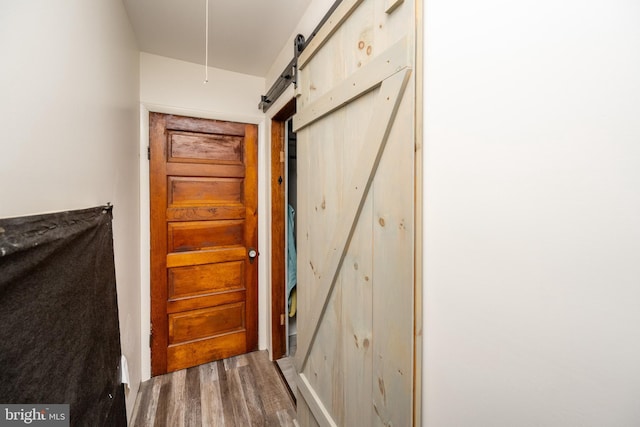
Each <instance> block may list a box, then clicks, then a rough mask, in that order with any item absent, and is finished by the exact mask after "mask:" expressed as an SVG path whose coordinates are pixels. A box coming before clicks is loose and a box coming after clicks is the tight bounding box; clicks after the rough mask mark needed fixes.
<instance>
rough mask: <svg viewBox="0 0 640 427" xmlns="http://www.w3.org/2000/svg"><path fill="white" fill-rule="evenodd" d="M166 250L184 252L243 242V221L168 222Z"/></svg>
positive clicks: (235, 244)
mask: <svg viewBox="0 0 640 427" xmlns="http://www.w3.org/2000/svg"><path fill="white" fill-rule="evenodd" d="M168 227H169V229H168V232H167V234H168V237H169V241H168V251H169V252H185V251H198V250H202V249H212V248H216V247H221V246H239V245H242V244H243V243H244V221H197V222H172V223H169V224H168Z"/></svg>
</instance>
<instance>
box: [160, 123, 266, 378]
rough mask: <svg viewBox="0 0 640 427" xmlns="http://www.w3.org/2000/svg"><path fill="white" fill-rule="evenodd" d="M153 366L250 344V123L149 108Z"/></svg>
mask: <svg viewBox="0 0 640 427" xmlns="http://www.w3.org/2000/svg"><path fill="white" fill-rule="evenodd" d="M149 124H150V139H149V142H150V150H151V159H150V160H151V162H150V168H149V170H150V179H149V180H150V195H151V323H152V337H151V338H152V339H151V371H152V375H159V374H163V373H166V372H170V371H173V370H177V369H183V368H188V367H191V366H195V365H198V364H201V363H205V362H210V361H212V360H216V359H218V358H223V357H229V356H232V355H237V354H241V353H246V352H248V351H252V350H254V349H255V348H256V347H257V341H258V321H257V311H258V307H257V302H258V298H257V279H258V268H257V267H258V266H257V261H256V260H251V259H249V257H248V252H249V250H248V249H249V248H256V247H258V238H257V217H256V212H257V181H258V178H257V148H258V147H257V142H258V141H257V140H258V138H257V126H256V125H248V124H243V123H231V122H221V121H215V120H205V119H196V118H190V117H180V116H171V115H164V114H158V113H150V115H149Z"/></svg>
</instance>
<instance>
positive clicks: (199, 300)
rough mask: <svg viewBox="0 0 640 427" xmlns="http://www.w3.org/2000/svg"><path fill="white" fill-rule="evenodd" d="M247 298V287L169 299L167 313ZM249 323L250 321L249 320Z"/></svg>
mask: <svg viewBox="0 0 640 427" xmlns="http://www.w3.org/2000/svg"><path fill="white" fill-rule="evenodd" d="M246 299H247V291H246V289H241V290H228V291H222V292H219V293H214V294H205V295H198V296H193V297H185V298H179V299H170V300H168V301H167V313H178V312H181V311H189V310H199V309H201V308H207V307H215V306H218V305H224V304H231V303H234V302H241V301H245V300H246ZM247 324H248V322H247Z"/></svg>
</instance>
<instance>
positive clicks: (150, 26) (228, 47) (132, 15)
mask: <svg viewBox="0 0 640 427" xmlns="http://www.w3.org/2000/svg"><path fill="white" fill-rule="evenodd" d="M206 1H207V0H122V2H123V3H124V5H125V8H126V9H127V13H128V14H129V19H130V20H131V24H132V25H133V29H134V31H135V34H136V37H137V40H138V47H139V48H140V50H141V51H143V52H148V53H153V54H156V55H161V56H166V57H169V58H175V59H180V60H183V61H188V62H194V63H197V64H204V62H205V5H206ZM208 1H209V66H211V67H216V68H221V69H224V70H230V71H235V72H239V73H244V74H250V75H254V76H259V77H264V76H265V75H266V74H267V72H268V70H269V68H270V67H271V65H272V64H273V62H274V61H275V59H276V57H277V56H278V54H279V53H280V51H281V50H282V47H283V46H284V45H285V44H286V43H287V39H288V38H289V36H290V35H291V34H292V32H293V31H294V30H295V27H296V24H297V23H298V21H299V20H300V18H301V17H302V14H303V13H304V11H305V10H306V8H307V6H308V5H309V3H310V2H311V0H208ZM291 55H292V56H293V45H292V46H291Z"/></svg>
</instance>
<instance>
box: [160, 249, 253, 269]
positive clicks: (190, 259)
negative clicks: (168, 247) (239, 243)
mask: <svg viewBox="0 0 640 427" xmlns="http://www.w3.org/2000/svg"><path fill="white" fill-rule="evenodd" d="M246 257H247V250H246V248H244V247H232V248H219V249H210V250H202V251H193V252H174V253H170V254H168V255H167V257H166V260H167V261H166V264H167V265H166V266H167V268H172V267H184V266H187V265H201V264H211V263H214V262H227V261H237V260H244V259H245V258H246ZM245 266H246V264H245Z"/></svg>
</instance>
